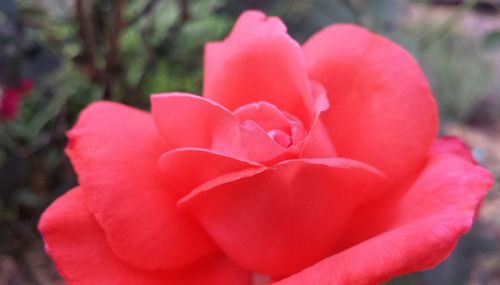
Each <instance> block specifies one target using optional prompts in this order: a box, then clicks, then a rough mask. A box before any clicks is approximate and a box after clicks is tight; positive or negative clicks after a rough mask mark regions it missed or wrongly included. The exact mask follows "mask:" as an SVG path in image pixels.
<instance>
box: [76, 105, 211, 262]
mask: <svg viewBox="0 0 500 285" xmlns="http://www.w3.org/2000/svg"><path fill="white" fill-rule="evenodd" d="M68 136H69V145H68V148H67V154H68V156H69V157H70V159H71V162H72V163H73V166H74V167H75V170H76V172H77V174H78V180H79V182H80V185H81V186H82V187H83V189H84V193H85V196H86V197H87V199H88V205H89V208H90V210H91V211H92V212H93V213H94V214H95V217H96V219H97V222H98V223H99V225H100V226H101V227H102V228H103V230H104V232H105V234H106V238H107V240H108V242H109V244H110V246H111V249H112V250H113V251H114V253H115V254H116V255H117V256H118V257H120V258H121V259H123V260H124V261H126V262H128V263H129V264H132V265H135V266H137V267H141V268H144V269H159V268H166V269H176V268H178V267H180V266H184V265H185V264H188V263H191V262H193V261H194V260H196V259H198V258H200V257H202V256H204V255H207V254H209V253H211V252H213V251H214V250H215V247H214V245H213V242H212V241H211V240H210V238H209V237H208V236H207V235H206V234H205V232H204V231H203V229H201V228H200V227H199V225H198V224H196V223H195V222H193V221H192V220H190V219H189V218H187V217H185V216H184V215H183V214H182V213H181V212H180V211H179V210H178V209H177V207H176V202H177V200H178V198H179V197H178V196H177V194H176V193H175V191H172V189H175V184H173V183H172V182H169V181H168V179H167V178H166V177H164V175H163V173H162V172H161V171H160V169H159V167H158V159H159V157H160V156H161V154H163V153H164V152H166V151H167V150H169V146H168V145H167V144H166V143H165V142H164V140H163V139H162V137H161V135H160V134H159V133H158V131H157V129H156V126H155V124H154V122H153V118H152V116H151V115H149V114H148V113H145V112H142V111H139V110H136V109H132V108H129V107H126V106H123V105H119V104H116V103H106V102H99V103H95V104H93V105H91V106H89V107H87V108H86V109H85V110H84V111H83V112H82V113H81V115H80V117H79V119H78V122H77V124H76V125H75V127H74V128H73V129H72V130H71V131H70V132H69V133H68Z"/></svg>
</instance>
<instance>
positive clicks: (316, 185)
mask: <svg viewBox="0 0 500 285" xmlns="http://www.w3.org/2000/svg"><path fill="white" fill-rule="evenodd" d="M381 182H383V179H382V177H381V175H380V174H379V172H377V171H376V170H375V169H373V168H371V167H369V166H367V165H365V164H363V163H359V162H356V161H352V160H346V159H316V160H315V159H301V160H290V161H285V162H283V163H280V164H278V165H275V166H274V167H272V168H269V169H267V170H265V171H260V172H258V171H256V172H255V173H251V174H249V175H247V177H242V176H239V179H238V180H231V181H228V182H227V183H220V181H218V183H216V184H215V185H212V187H208V186H206V185H204V186H201V187H200V188H199V189H197V190H195V191H193V192H192V193H191V194H190V195H188V196H186V197H184V198H183V199H182V200H181V201H180V202H179V206H180V207H181V208H182V209H185V210H186V211H187V212H189V213H190V214H192V215H193V216H194V217H195V218H196V219H197V220H199V221H200V222H201V223H202V224H203V226H204V227H205V229H206V230H207V232H208V233H209V234H210V236H211V237H212V238H213V239H214V241H215V242H216V243H217V244H218V245H219V246H220V248H221V249H222V250H223V251H224V252H225V253H226V254H227V255H228V256H229V257H230V258H231V259H232V260H234V261H235V262H236V263H237V264H239V265H240V266H242V267H244V268H247V269H249V270H251V271H254V272H258V273H264V274H269V275H273V276H286V275H288V274H291V273H294V272H296V271H298V270H300V269H302V268H304V267H306V266H308V265H310V264H312V263H314V262H317V261H319V260H321V259H322V258H324V257H326V256H328V253H329V251H330V250H331V249H332V247H333V246H334V245H335V240H336V239H337V238H338V235H339V233H341V232H342V229H343V228H344V227H345V222H346V221H347V220H348V218H349V216H350V215H351V214H352V212H353V211H354V210H355V209H356V208H357V207H358V206H359V205H360V204H361V203H363V202H364V201H366V199H369V198H370V197H372V196H373V195H375V194H376V193H375V191H376V190H377V187H378V186H380V183H381Z"/></svg>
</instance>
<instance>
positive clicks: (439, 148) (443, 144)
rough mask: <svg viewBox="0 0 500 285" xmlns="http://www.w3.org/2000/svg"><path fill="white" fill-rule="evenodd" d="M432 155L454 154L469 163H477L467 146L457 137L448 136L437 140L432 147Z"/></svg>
mask: <svg viewBox="0 0 500 285" xmlns="http://www.w3.org/2000/svg"><path fill="white" fill-rule="evenodd" d="M431 153H432V154H435V155H437V154H454V155H456V156H458V157H461V158H463V159H465V160H467V161H469V162H472V163H476V161H475V160H474V158H473V157H472V155H471V153H470V151H469V148H468V147H467V145H466V144H465V143H464V142H463V141H461V140H460V139H459V138H457V137H452V136H446V137H442V138H439V139H437V140H436V141H435V142H434V144H433V145H432V149H431Z"/></svg>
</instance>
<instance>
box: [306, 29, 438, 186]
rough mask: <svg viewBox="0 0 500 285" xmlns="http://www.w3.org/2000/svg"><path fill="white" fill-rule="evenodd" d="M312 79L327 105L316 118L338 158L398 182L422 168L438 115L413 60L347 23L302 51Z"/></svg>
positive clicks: (314, 39) (320, 34)
mask: <svg viewBox="0 0 500 285" xmlns="http://www.w3.org/2000/svg"><path fill="white" fill-rule="evenodd" d="M303 51H304V55H305V58H306V62H307V64H308V68H309V74H310V77H311V79H312V80H315V81H318V82H320V83H321V84H322V85H323V86H324V87H325V88H326V90H327V95H328V97H329V101H330V103H331V107H330V109H328V111H326V112H325V115H324V117H323V118H322V121H323V123H324V125H325V128H326V130H327V131H328V132H329V134H330V136H331V138H332V140H333V143H334V145H335V148H336V151H337V153H338V155H339V156H341V157H347V158H352V159H356V160H360V161H363V162H365V163H367V164H370V165H373V166H375V167H376V168H378V169H380V170H382V171H383V172H384V173H386V174H387V175H388V176H389V177H390V178H393V179H394V180H399V179H400V178H403V177H405V176H407V175H408V174H410V173H412V172H413V171H415V170H416V169H418V168H419V167H421V166H422V165H423V164H424V163H425V159H426V154H427V152H428V150H429V147H430V146H431V144H432V142H433V140H434V137H435V135H436V130H437V111H436V105H435V102H434V99H433V98H432V94H431V91H430V89H429V86H428V84H427V81H426V79H425V77H424V75H423V74H422V72H421V71H420V69H419V67H418V65H417V63H416V62H415V60H414V59H413V58H412V57H411V56H410V55H409V54H408V53H407V52H406V51H404V50H403V49H402V48H400V47H399V46H397V45H396V44H394V43H392V42H390V41H389V40H387V39H385V38H383V37H381V36H378V35H375V34H373V33H371V32H369V31H367V30H365V29H363V28H360V27H357V26H353V25H332V26H329V27H327V28H325V29H323V30H321V31H320V32H318V33H317V34H315V35H314V36H313V37H312V38H311V39H309V40H308V41H307V42H306V43H305V44H304V46H303Z"/></svg>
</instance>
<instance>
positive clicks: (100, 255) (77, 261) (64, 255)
mask: <svg viewBox="0 0 500 285" xmlns="http://www.w3.org/2000/svg"><path fill="white" fill-rule="evenodd" d="M39 229H40V231H41V233H42V235H43V238H44V241H45V247H46V250H47V253H48V254H49V255H50V256H51V257H52V259H53V260H54V262H55V264H56V266H57V269H58V270H59V272H60V273H61V275H62V276H63V277H64V279H65V280H66V282H67V283H68V284H69V285H73V284H75V285H76V284H78V285H96V284H107V285H128V284H134V285H165V284H169V285H175V284H179V285H188V284H192V285H198V284H213V285H219V284H242V285H243V284H245V285H246V284H250V281H249V280H250V276H249V274H248V273H246V272H244V271H243V270H241V269H239V268H238V267H236V266H234V265H232V264H231V263H230V262H229V261H227V260H226V259H225V258H223V257H211V258H207V259H205V260H204V261H201V262H198V263H196V264H195V265H192V266H189V267H188V268H186V269H183V270H181V271H176V272H167V271H163V272H161V271H144V270H139V269H137V268H134V267H131V266H129V265H127V264H125V263H123V262H122V261H121V260H120V259H118V258H117V257H116V256H115V255H114V254H113V252H112V251H111V249H110V248H109V246H108V245H107V241H106V238H105V236H104V232H103V231H102V230H101V228H100V227H99V225H98V224H97V222H96V221H95V219H94V217H93V215H92V214H91V213H90V212H89V210H88V209H87V207H86V205H85V197H84V194H83V191H82V189H81V188H75V189H73V190H70V191H69V192H67V193H66V194H65V195H63V196H61V197H60V198H59V199H58V200H56V201H55V202H54V203H53V204H52V205H51V206H50V207H49V208H48V209H47V210H46V211H45V212H44V214H43V216H42V218H41V220H40V224H39Z"/></svg>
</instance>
